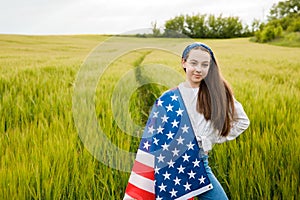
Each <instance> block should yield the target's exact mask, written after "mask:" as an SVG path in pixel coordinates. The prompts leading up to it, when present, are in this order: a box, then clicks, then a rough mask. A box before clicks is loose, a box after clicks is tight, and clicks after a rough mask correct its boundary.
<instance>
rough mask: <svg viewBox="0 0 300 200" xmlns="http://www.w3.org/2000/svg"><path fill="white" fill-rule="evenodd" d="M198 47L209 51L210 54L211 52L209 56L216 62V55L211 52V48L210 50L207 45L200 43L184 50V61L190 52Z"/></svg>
mask: <svg viewBox="0 0 300 200" xmlns="http://www.w3.org/2000/svg"><path fill="white" fill-rule="evenodd" d="M196 47H203V48H205V49H207V50H208V52H209V54H210V56H211V58H212V59H213V61H214V62H216V60H215V56H214V53H213V51H212V50H211V48H209V47H208V46H207V45H205V44H203V43H199V42H195V43H193V44H190V45H188V46H187V47H186V48H185V49H184V51H183V53H182V58H183V59H186V58H187V56H188V54H189V53H190V51H191V50H192V49H194V48H196Z"/></svg>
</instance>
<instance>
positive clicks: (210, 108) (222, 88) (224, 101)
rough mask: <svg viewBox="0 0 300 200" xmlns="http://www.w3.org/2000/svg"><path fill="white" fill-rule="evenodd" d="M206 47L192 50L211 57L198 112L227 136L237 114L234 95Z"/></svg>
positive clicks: (200, 88)
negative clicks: (235, 113)
mask: <svg viewBox="0 0 300 200" xmlns="http://www.w3.org/2000/svg"><path fill="white" fill-rule="evenodd" d="M205 47H206V46H205ZM205 47H203V46H200V47H199V46H197V47H195V48H192V49H201V50H203V51H206V52H208V53H209V54H210V56H211V60H210V67H209V70H208V73H207V76H206V77H205V78H204V79H203V80H202V81H201V82H200V86H199V92H198V100H197V111H198V112H199V113H201V114H203V115H204V118H205V119H206V120H211V122H212V124H213V126H214V128H215V129H217V130H218V131H219V134H220V135H221V136H227V135H228V134H229V131H230V128H231V121H232V120H233V116H234V112H235V111H234V99H233V93H232V90H231V88H230V86H229V84H228V83H227V82H226V80H225V79H224V78H223V77H222V75H221V73H220V70H219V67H218V65H217V62H216V60H215V57H214V55H213V53H211V52H212V51H211V50H210V51H209V50H208V49H207V48H205ZM190 50H191V49H190ZM187 57H188V55H187V56H186V57H185V58H184V60H185V61H186V59H187Z"/></svg>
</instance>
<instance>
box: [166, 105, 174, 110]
mask: <svg viewBox="0 0 300 200" xmlns="http://www.w3.org/2000/svg"><path fill="white" fill-rule="evenodd" d="M173 107H174V106H172V105H171V104H169V105H168V106H167V107H166V108H167V112H169V111H173Z"/></svg>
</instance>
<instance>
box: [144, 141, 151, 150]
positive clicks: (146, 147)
mask: <svg viewBox="0 0 300 200" xmlns="http://www.w3.org/2000/svg"><path fill="white" fill-rule="evenodd" d="M150 146H151V145H150V144H149V143H148V141H147V142H145V143H144V149H147V150H148V148H149V147H150Z"/></svg>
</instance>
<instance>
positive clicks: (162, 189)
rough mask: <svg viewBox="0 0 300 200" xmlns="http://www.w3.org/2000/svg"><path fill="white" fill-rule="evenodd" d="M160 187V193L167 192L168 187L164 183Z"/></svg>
mask: <svg viewBox="0 0 300 200" xmlns="http://www.w3.org/2000/svg"><path fill="white" fill-rule="evenodd" d="M158 187H159V189H160V191H165V192H166V187H167V185H164V183H161V185H160V186H158Z"/></svg>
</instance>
